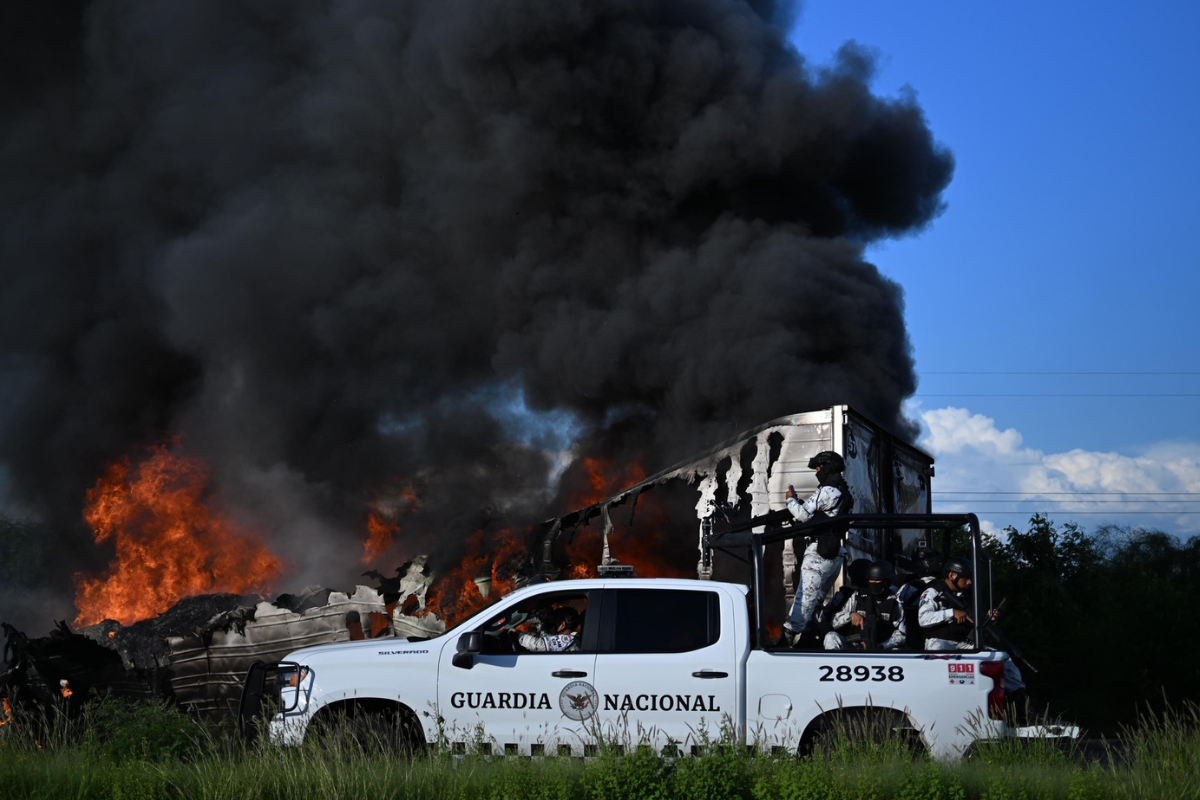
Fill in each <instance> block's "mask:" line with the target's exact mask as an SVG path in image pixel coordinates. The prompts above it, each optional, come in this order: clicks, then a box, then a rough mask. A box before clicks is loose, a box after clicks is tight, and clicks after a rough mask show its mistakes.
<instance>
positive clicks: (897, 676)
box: [817, 664, 904, 683]
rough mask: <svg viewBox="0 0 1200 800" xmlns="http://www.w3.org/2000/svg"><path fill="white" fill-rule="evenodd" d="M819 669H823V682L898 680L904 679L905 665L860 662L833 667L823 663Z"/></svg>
mask: <svg viewBox="0 0 1200 800" xmlns="http://www.w3.org/2000/svg"><path fill="white" fill-rule="evenodd" d="M817 669H819V670H821V682H823V683H824V682H829V683H832V682H833V681H842V682H845V681H855V682H856V683H862V682H863V681H893V682H898V681H902V680H904V667H881V666H878V665H874V664H872V665H865V664H860V665H859V666H857V667H848V666H845V665H842V666H840V667H831V666H829V665H827V664H822V665H820V666H819V667H817Z"/></svg>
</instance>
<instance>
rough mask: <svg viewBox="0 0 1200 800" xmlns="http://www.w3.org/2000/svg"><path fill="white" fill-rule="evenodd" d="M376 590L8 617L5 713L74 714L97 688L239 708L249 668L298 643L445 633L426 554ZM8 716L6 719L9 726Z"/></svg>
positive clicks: (0, 679)
mask: <svg viewBox="0 0 1200 800" xmlns="http://www.w3.org/2000/svg"><path fill="white" fill-rule="evenodd" d="M365 577H372V578H374V579H375V580H376V581H377V582H378V584H379V585H378V587H376V588H372V587H369V586H364V585H360V586H357V587H355V589H354V592H353V593H346V592H340V591H336V590H333V589H329V588H327V587H322V586H310V587H308V588H306V589H304V590H303V591H302V592H299V593H298V594H283V595H280V596H279V597H277V598H275V600H274V601H260V600H259V599H258V598H256V597H253V596H242V595H236V594H208V595H200V596H196V597H187V598H184V599H183V600H180V601H179V602H178V603H176V604H175V605H174V606H172V607H171V608H170V609H168V610H167V611H165V612H163V613H161V614H159V615H158V616H156V617H154V618H152V619H146V620H141V621H139V622H135V623H133V624H130V625H122V624H120V623H119V622H116V621H114V620H105V621H104V622H101V623H98V624H96V625H90V626H88V627H86V628H81V629H79V630H78V631H72V630H71V629H70V628H69V627H68V626H67V624H66V623H65V622H58V623H56V625H55V628H54V630H52V631H51V632H50V633H49V634H48V635H47V636H42V637H39V638H30V637H28V636H27V635H26V634H25V633H23V632H21V631H19V630H17V629H16V628H14V627H13V626H12V625H9V624H7V623H4V625H3V630H4V634H5V645H4V662H5V671H4V673H3V674H2V675H0V697H2V698H3V699H4V700H5V706H4V710H3V711H2V712H0V713H2V714H3V715H4V716H5V717H7V716H8V715H9V714H10V713H11V709H12V708H14V707H16V706H18V705H24V706H37V707H40V708H42V709H50V708H53V707H58V708H62V709H64V710H66V711H67V713H68V714H73V713H76V712H77V711H78V710H79V708H80V707H81V706H82V703H83V702H84V701H86V700H87V699H88V698H90V697H92V696H94V695H96V694H97V693H101V694H103V693H109V694H112V695H114V696H117V697H125V698H131V699H150V698H160V699H168V700H171V701H173V702H175V703H177V704H178V705H179V706H181V707H182V708H185V709H189V710H192V711H195V712H196V713H198V714H200V715H203V716H207V717H210V718H219V717H225V716H226V715H229V714H232V713H234V712H235V711H236V708H237V702H238V697H239V695H240V692H241V686H242V679H243V678H244V677H245V674H246V670H247V669H249V667H250V665H251V664H252V663H254V662H255V661H260V660H263V661H272V660H279V659H281V658H283V657H284V656H285V655H287V653H289V652H291V651H293V650H295V649H297V648H300V647H308V646H312V645H318V644H328V643H331V642H342V641H354V640H359V639H370V638H390V637H409V638H414V637H429V636H436V635H438V634H440V633H441V632H443V631H444V630H445V629H446V625H445V623H444V622H443V621H442V620H441V619H439V618H438V616H437V615H436V614H434V613H432V612H431V611H428V610H427V609H426V603H425V601H426V593H427V591H428V589H429V586H430V583H431V579H432V576H431V575H430V574H429V573H428V572H427V571H426V558H425V557H424V556H422V557H419V558H417V559H414V560H413V561H410V562H408V563H407V564H404V565H403V566H401V567H400V568H398V569H397V570H396V575H395V576H394V577H385V576H383V575H382V574H380V573H379V572H377V571H371V572H370V573H366V575H365ZM3 721H4V720H0V723H2V722H3Z"/></svg>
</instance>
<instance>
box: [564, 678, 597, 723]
mask: <svg viewBox="0 0 1200 800" xmlns="http://www.w3.org/2000/svg"><path fill="white" fill-rule="evenodd" d="M599 703H600V695H598V694H597V693H596V689H595V688H594V687H593V686H592V685H591V684H590V683H588V682H587V681H571V682H570V683H568V684H567V685H566V686H564V687H563V690H562V691H561V692H559V695H558V707H559V709H560V710H561V711H562V713H563V716H565V717H566V718H567V719H573V720H575V721H576V722H582V721H583V720H585V719H587V718H588V717H590V716H592V715H593V714H595V713H596V707H597V706H598V705H599Z"/></svg>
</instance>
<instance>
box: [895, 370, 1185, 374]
mask: <svg viewBox="0 0 1200 800" xmlns="http://www.w3.org/2000/svg"><path fill="white" fill-rule="evenodd" d="M917 374H918V375H1200V372H1066V371H1043V372H1033V371H1010V372H1001V371H997V372H957V371H933V372H927V371H925V370H917Z"/></svg>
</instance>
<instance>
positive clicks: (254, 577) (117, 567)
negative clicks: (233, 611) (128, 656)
mask: <svg viewBox="0 0 1200 800" xmlns="http://www.w3.org/2000/svg"><path fill="white" fill-rule="evenodd" d="M173 444H175V443H173ZM210 495H211V492H210V484H209V474H208V470H207V468H206V467H205V466H204V464H203V463H202V462H200V461H199V460H198V459H195V458H191V457H187V456H183V455H176V454H173V453H171V452H169V450H168V447H167V446H165V445H163V446H159V447H156V448H153V449H152V450H151V451H150V453H149V455H148V456H147V457H146V458H145V459H144V460H143V461H142V462H141V463H139V464H137V465H131V464H130V462H129V460H128V459H124V460H121V461H118V462H116V463H114V464H112V465H110V466H109V468H108V469H107V470H106V471H105V473H104V474H103V475H102V476H101V477H100V479H99V480H97V481H96V485H95V486H93V487H92V488H91V489H89V490H88V493H87V501H86V507H85V510H84V519H85V520H86V521H87V523H88V525H90V526H91V528H92V531H93V535H94V537H95V539H96V542H97V543H100V542H106V541H110V540H111V541H112V542H114V544H115V546H116V558H115V559H114V560H113V561H112V562H111V563H110V564H109V566H108V573H107V574H106V575H104V576H102V577H98V578H92V577H88V576H86V575H83V574H81V573H76V575H75V606H76V608H77V609H78V610H79V615H78V616H77V617H76V618H75V624H76V625H77V626H83V625H91V624H93V623H96V622H100V621H101V620H104V619H115V620H117V621H118V622H121V623H123V624H129V623H131V622H136V621H137V620H140V619H146V618H149V617H152V616H154V615H156V614H159V613H161V612H163V611H166V610H167V609H169V608H170V607H171V606H172V605H174V604H175V603H176V602H178V601H179V600H181V599H183V598H184V597H189V596H191V595H196V594H207V593H211V592H234V593H239V594H241V593H249V592H259V593H263V592H266V591H268V590H269V589H270V587H271V585H272V583H273V582H274V581H275V580H276V579H277V578H278V576H279V574H280V572H281V571H282V569H283V565H282V562H281V561H280V560H279V559H278V558H276V557H275V556H274V555H272V554H271V552H270V551H269V550H267V548H266V547H265V546H264V545H263V544H262V543H260V542H259V541H258V540H257V539H256V538H255V537H254V536H253V535H252V534H250V533H249V532H248V531H244V530H241V529H239V528H237V527H235V526H234V525H233V523H231V522H229V521H228V520H226V519H224V518H222V517H221V516H220V515H218V514H217V513H216V512H215V511H213V510H212V509H211V508H210V507H209V505H208V502H209V500H210Z"/></svg>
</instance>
